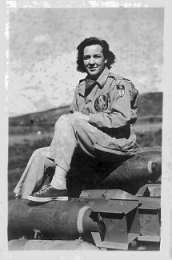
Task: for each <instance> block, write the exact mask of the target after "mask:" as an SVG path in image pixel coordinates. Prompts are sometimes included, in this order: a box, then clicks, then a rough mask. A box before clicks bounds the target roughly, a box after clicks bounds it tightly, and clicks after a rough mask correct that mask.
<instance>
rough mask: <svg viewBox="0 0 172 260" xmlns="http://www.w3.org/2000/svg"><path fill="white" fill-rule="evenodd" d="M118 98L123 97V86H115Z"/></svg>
mask: <svg viewBox="0 0 172 260" xmlns="http://www.w3.org/2000/svg"><path fill="white" fill-rule="evenodd" d="M116 88H117V90H118V93H119V96H120V97H123V96H124V95H125V86H124V85H117V86H116Z"/></svg>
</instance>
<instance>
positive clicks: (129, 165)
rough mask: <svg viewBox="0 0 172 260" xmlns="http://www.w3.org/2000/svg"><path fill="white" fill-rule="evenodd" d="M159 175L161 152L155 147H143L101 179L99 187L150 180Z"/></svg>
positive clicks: (111, 186) (154, 179)
mask: <svg viewBox="0 0 172 260" xmlns="http://www.w3.org/2000/svg"><path fill="white" fill-rule="evenodd" d="M160 175H161V152H160V150H159V149H158V148H157V149H155V150H154V149H152V150H151V148H150V149H148V148H147V149H145V150H144V149H143V151H141V152H139V153H138V154H137V155H135V156H133V157H132V158H130V159H128V160H126V161H124V162H123V163H122V164H121V165H120V166H119V167H117V168H116V169H115V170H114V171H112V172H111V173H110V174H109V175H108V176H107V177H106V178H104V179H103V180H102V181H101V185H100V187H106V188H109V189H110V188H113V186H114V185H116V184H117V183H127V182H132V181H140V180H150V181H156V180H157V179H158V178H159V176H160Z"/></svg>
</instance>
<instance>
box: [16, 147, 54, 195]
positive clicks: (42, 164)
mask: <svg viewBox="0 0 172 260" xmlns="http://www.w3.org/2000/svg"><path fill="white" fill-rule="evenodd" d="M48 150H49V147H43V148H39V149H37V150H36V151H35V152H34V153H33V154H32V156H31V157H30V159H29V162H28V164H27V166H26V168H25V170H24V172H23V174H22V176H21V178H20V180H19V182H18V183H17V185H16V187H15V189H14V193H15V194H16V195H15V196H16V197H22V198H27V196H28V195H30V194H31V193H32V192H33V191H34V190H38V189H39V188H41V186H42V184H43V182H44V181H45V178H46V177H47V176H46V173H48V171H49V170H50V169H51V171H53V170H55V166H56V165H55V163H54V161H52V160H50V159H48V158H47V153H48Z"/></svg>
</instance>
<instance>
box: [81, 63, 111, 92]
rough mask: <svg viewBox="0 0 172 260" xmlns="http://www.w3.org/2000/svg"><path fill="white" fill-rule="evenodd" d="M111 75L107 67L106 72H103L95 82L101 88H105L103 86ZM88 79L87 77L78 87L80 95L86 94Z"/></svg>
mask: <svg viewBox="0 0 172 260" xmlns="http://www.w3.org/2000/svg"><path fill="white" fill-rule="evenodd" d="M109 73H110V71H109V69H108V68H107V67H105V68H104V70H103V71H102V73H101V74H100V76H99V77H98V79H97V80H96V81H95V82H96V83H97V85H98V87H99V88H103V86H104V84H105V83H106V80H107V78H108V76H109ZM87 79H88V77H86V78H85V79H84V80H82V81H81V82H80V83H79V86H78V93H80V94H81V95H83V96H84V93H85V82H86V80H87ZM93 84H94V83H93Z"/></svg>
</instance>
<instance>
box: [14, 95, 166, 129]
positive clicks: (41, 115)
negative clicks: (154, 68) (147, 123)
mask: <svg viewBox="0 0 172 260" xmlns="http://www.w3.org/2000/svg"><path fill="white" fill-rule="evenodd" d="M162 103H163V93H162V92H152V93H144V94H140V96H139V102H138V120H139V119H140V120H141V118H142V119H143V118H147V117H160V118H161V117H162ZM68 111H69V105H66V106H61V107H57V108H51V109H48V110H45V111H39V112H36V113H30V114H25V115H20V116H15V117H9V123H12V124H13V123H14V122H15V123H16V124H18V123H19V122H22V121H23V123H26V122H28V121H30V120H36V121H48V122H49V123H50V124H51V123H52V124H53V123H54V122H55V121H56V120H57V119H58V117H59V116H61V115H63V114H66V113H68Z"/></svg>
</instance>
